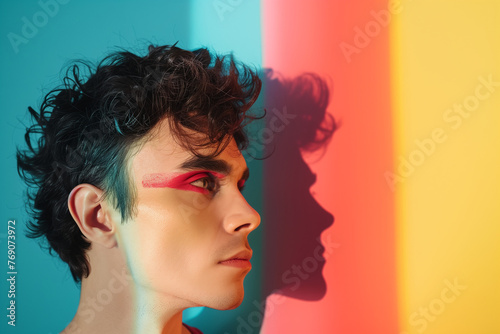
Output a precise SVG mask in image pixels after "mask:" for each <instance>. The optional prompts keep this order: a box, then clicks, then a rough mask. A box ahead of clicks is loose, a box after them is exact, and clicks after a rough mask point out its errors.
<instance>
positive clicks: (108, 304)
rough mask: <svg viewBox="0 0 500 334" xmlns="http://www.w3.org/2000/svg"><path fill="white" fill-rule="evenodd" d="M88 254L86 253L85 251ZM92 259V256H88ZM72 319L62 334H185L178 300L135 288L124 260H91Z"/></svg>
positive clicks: (181, 308)
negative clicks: (101, 261) (90, 267)
mask: <svg viewBox="0 0 500 334" xmlns="http://www.w3.org/2000/svg"><path fill="white" fill-rule="evenodd" d="M89 253H90V252H89ZM90 257H92V255H90ZM91 261H92V262H91V263H92V264H93V267H92V269H91V273H90V275H89V277H87V278H84V279H82V284H81V292H80V303H79V305H78V310H77V312H76V314H75V317H74V318H73V320H72V321H71V323H70V324H69V325H68V326H67V327H66V328H65V330H64V331H63V332H62V334H73V333H75V334H76V333H109V334H115V333H116V334H136V333H137V334H138V333H151V334H167V333H168V334H185V333H186V334H187V333H189V331H188V330H187V329H186V328H185V327H183V326H182V311H183V309H184V308H185V307H181V304H180V302H179V301H178V300H176V299H175V298H173V297H169V296H164V295H162V296H161V298H159V297H158V294H157V293H155V292H154V291H151V290H148V289H146V288H142V287H138V286H137V285H136V284H135V282H134V281H133V279H132V277H131V276H130V273H129V270H128V268H127V266H126V264H125V261H106V263H99V262H98V261H95V259H92V260H91Z"/></svg>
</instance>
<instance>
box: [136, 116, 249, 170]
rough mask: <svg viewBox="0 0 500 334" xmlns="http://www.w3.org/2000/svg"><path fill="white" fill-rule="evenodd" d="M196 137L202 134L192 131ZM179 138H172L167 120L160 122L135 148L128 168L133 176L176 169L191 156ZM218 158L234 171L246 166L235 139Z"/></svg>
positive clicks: (211, 148)
mask: <svg viewBox="0 0 500 334" xmlns="http://www.w3.org/2000/svg"><path fill="white" fill-rule="evenodd" d="M190 135H193V136H194V137H195V138H196V137H197V136H198V138H199V139H203V138H204V137H203V136H202V135H201V134H198V133H195V132H191V133H190ZM179 140H180V139H179V138H174V136H173V135H172V133H171V131H170V126H169V125H168V121H166V120H163V121H161V122H160V123H159V124H158V125H157V126H156V127H155V129H153V132H152V135H151V136H150V137H149V138H148V139H147V140H146V141H145V142H143V143H141V145H140V146H139V148H138V149H137V151H136V153H135V154H134V156H133V157H132V161H131V167H132V172H133V174H135V176H136V177H139V178H140V177H142V176H143V175H145V174H148V173H158V172H168V171H174V170H178V169H179V168H180V166H181V165H182V164H183V163H184V162H186V161H188V160H190V159H192V158H193V157H194V154H193V153H192V152H191V151H190V150H189V149H187V148H185V147H184V146H183V145H181V144H180V143H179ZM214 148H215V145H214V146H213V147H207V148H203V149H200V150H199V153H201V154H210V153H212V152H213V150H214ZM215 159H217V160H223V161H225V162H226V163H227V164H228V165H229V166H230V167H231V170H233V171H241V170H244V169H246V162H245V159H244V158H243V155H242V154H241V152H240V150H239V149H238V147H237V145H236V142H235V141H234V139H231V142H230V143H229V145H228V146H227V147H226V148H225V149H224V151H222V152H221V154H219V155H218V156H217V157H215Z"/></svg>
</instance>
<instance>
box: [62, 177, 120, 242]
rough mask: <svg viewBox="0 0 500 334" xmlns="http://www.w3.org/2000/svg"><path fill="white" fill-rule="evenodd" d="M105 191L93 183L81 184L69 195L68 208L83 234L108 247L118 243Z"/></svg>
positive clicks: (91, 240) (90, 239) (92, 240)
mask: <svg viewBox="0 0 500 334" xmlns="http://www.w3.org/2000/svg"><path fill="white" fill-rule="evenodd" d="M102 194H103V191H102V190H101V189H99V188H97V187H95V186H93V185H91V184H86V183H84V184H79V185H77V186H76V187H75V188H73V190H72V191H71V193H70V194H69V196H68V208H69V211H70V213H71V216H72V217H73V219H74V220H75V222H76V224H77V225H78V227H79V228H80V231H81V232H82V234H83V235H84V236H85V237H86V238H87V239H88V240H89V241H90V242H91V243H96V244H100V245H102V246H104V247H106V248H113V247H115V246H116V245H117V243H116V238H115V231H116V230H115V225H114V222H113V220H112V218H111V217H112V215H110V214H109V213H108V212H107V210H108V207H107V206H106V203H104V201H103V200H102Z"/></svg>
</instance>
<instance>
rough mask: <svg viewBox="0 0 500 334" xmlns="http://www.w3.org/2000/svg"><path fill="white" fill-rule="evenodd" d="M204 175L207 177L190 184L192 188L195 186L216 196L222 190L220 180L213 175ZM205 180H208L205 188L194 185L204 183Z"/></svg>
mask: <svg viewBox="0 0 500 334" xmlns="http://www.w3.org/2000/svg"><path fill="white" fill-rule="evenodd" d="M204 175H205V176H203V177H200V178H198V179H196V180H194V181H192V182H191V183H190V184H191V185H192V186H195V187H198V188H202V189H206V190H207V191H208V192H209V193H213V194H216V193H217V192H218V191H219V188H220V184H219V179H218V178H217V177H216V176H214V175H212V174H204ZM204 180H206V186H205V185H204V186H196V185H194V184H193V183H196V182H200V181H204Z"/></svg>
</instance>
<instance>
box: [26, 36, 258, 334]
mask: <svg viewBox="0 0 500 334" xmlns="http://www.w3.org/2000/svg"><path fill="white" fill-rule="evenodd" d="M85 68H86V69H89V67H88V66H86V65H85V64H83V65H82V64H76V65H73V66H72V67H71V68H70V70H69V71H68V72H67V77H66V78H65V80H64V84H65V85H64V87H62V88H60V89H56V90H53V91H52V92H50V93H49V94H48V95H47V96H46V97H45V100H44V102H43V104H42V106H41V108H40V111H39V112H36V111H35V110H33V109H32V108H29V110H30V113H31V115H32V116H33V117H34V119H35V120H36V122H35V124H34V125H33V126H31V127H30V128H28V130H27V134H26V140H27V144H28V149H27V150H25V151H18V155H17V158H18V169H19V171H20V174H21V175H22V176H23V177H24V179H25V180H26V182H27V183H28V184H29V185H30V186H31V187H32V191H31V192H30V204H31V207H32V209H33V212H32V214H33V221H32V222H31V223H30V225H29V228H30V236H31V237H44V238H46V239H47V241H48V243H49V245H50V247H51V249H53V250H54V251H55V252H57V253H58V255H59V256H60V257H61V259H62V260H63V261H65V262H66V263H68V265H69V267H70V270H71V273H72V275H73V278H74V279H75V281H77V282H81V296H80V303H79V307H78V310H77V312H76V315H75V317H74V318H73V320H72V321H71V323H70V324H69V325H68V326H67V327H66V328H65V329H64V330H63V332H62V333H108V334H113V333H120V334H123V333H148V334H155V333H158V334H160V333H171V334H179V333H200V332H199V331H198V330H197V329H194V328H190V327H189V326H186V325H184V324H183V323H182V311H183V310H184V309H186V308H189V307H195V306H207V307H211V308H215V309H219V310H226V309H232V308H235V307H237V306H238V305H239V304H240V303H241V301H242V298H243V279H244V277H245V275H246V274H247V273H248V272H249V271H250V269H251V265H250V262H249V260H250V258H251V256H252V251H251V249H250V247H249V244H248V240H247V237H248V234H249V233H250V232H251V231H253V230H254V229H255V228H257V226H258V225H259V223H260V217H259V215H258V213H257V212H256V211H255V210H254V209H253V208H252V207H251V206H250V205H249V204H248V203H247V202H246V200H245V199H244V197H243V196H242V194H241V190H242V188H243V186H244V183H245V181H246V180H247V178H248V176H249V171H248V168H247V166H246V163H245V159H244V158H243V156H242V155H241V151H240V150H242V149H243V148H244V147H245V145H246V143H247V140H246V136H245V134H244V132H243V126H244V125H245V124H246V123H247V121H248V120H250V119H251V118H252V117H251V116H249V115H248V114H247V111H248V110H249V108H250V107H251V105H252V104H253V103H254V102H255V100H256V99H257V97H258V94H259V92H260V88H261V82H260V80H259V78H258V77H257V76H256V74H255V73H254V72H253V71H251V70H249V69H248V68H247V67H245V66H237V65H236V64H235V62H234V61H233V59H232V58H231V59H229V60H228V59H224V58H219V57H215V58H214V57H212V56H211V55H210V54H209V52H208V51H207V50H205V49H200V50H196V51H193V52H190V51H186V50H182V49H180V48H178V47H176V46H175V45H174V46H161V47H152V46H151V47H150V48H149V52H148V54H147V55H146V56H144V57H140V56H138V55H135V54H132V53H129V52H120V53H116V54H113V55H111V56H109V57H107V58H106V59H104V60H103V61H102V62H101V63H100V64H99V65H98V66H97V68H96V69H95V70H89V74H88V75H87V76H86V77H85V78H84V76H83V75H82V73H81V72H82V70H83V69H85Z"/></svg>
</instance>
